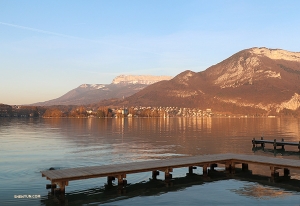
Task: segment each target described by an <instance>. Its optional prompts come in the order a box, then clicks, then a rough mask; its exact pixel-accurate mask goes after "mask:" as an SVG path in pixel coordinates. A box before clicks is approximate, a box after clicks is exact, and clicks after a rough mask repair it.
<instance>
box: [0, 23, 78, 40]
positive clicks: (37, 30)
mask: <svg viewBox="0 0 300 206" xmlns="http://www.w3.org/2000/svg"><path fill="white" fill-rule="evenodd" d="M0 24H2V25H5V26H10V27H15V28H19V29H25V30H29V31H35V32H39V33H44V34H51V35H55V36H61V37H67V38H74V39H79V38H78V37H75V36H70V35H65V34H60V33H56V32H51V31H45V30H42V29H35V28H31V27H27V26H20V25H16V24H9V23H5V22H0Z"/></svg>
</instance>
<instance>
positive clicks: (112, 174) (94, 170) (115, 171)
mask: <svg viewBox="0 0 300 206" xmlns="http://www.w3.org/2000/svg"><path fill="white" fill-rule="evenodd" d="M218 164H222V165H225V171H226V172H227V173H230V174H234V173H235V167H236V165H238V164H241V165H242V170H243V171H247V170H248V164H255V165H263V166H269V167H270V173H271V180H274V179H275V178H279V172H278V171H277V170H279V169H283V170H284V176H285V177H289V174H290V169H298V170H300V162H299V160H290V159H278V158H274V157H264V156H256V155H241V154H215V155H202V156H193V157H184V158H172V159H165V160H154V161H144V162H132V163H124V164H116V165H103V166H92V167H80V168H70V169H62V170H47V171H42V172H41V173H42V176H43V177H46V178H47V179H48V180H50V181H51V185H47V187H48V188H51V189H52V192H54V189H55V188H56V186H57V185H58V186H59V188H57V189H56V191H59V192H63V193H64V192H65V186H68V183H69V181H72V180H81V179H89V178H98V177H107V183H108V185H112V181H113V180H114V179H115V178H116V179H117V180H118V186H119V187H123V186H125V185H126V182H127V181H126V175H127V174H133V173H139V172H152V178H153V179H156V176H157V175H158V174H159V172H158V171H162V172H164V174H165V180H166V182H169V181H170V179H172V174H171V172H173V169H175V168H181V167H188V168H189V170H188V171H189V173H190V174H192V173H193V169H194V168H195V167H197V166H199V167H202V168H203V176H207V169H208V168H211V169H213V168H214V167H216V166H218Z"/></svg>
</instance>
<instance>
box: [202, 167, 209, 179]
mask: <svg viewBox="0 0 300 206" xmlns="http://www.w3.org/2000/svg"><path fill="white" fill-rule="evenodd" d="M207 167H208V165H207V164H205V165H203V176H204V177H207Z"/></svg>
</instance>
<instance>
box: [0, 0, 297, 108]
mask: <svg viewBox="0 0 300 206" xmlns="http://www.w3.org/2000/svg"><path fill="white" fill-rule="evenodd" d="M299 9H300V2H299V1H296V0H295V1H291V0H290V1H289V0H287V1H274V0H272V1H269V0H264V1H257V0H248V1H243V0H235V1H231V0H215V1H202V0H197V1H193V0H182V1H176V0H172V1H168V0H158V1H157V0H137V1H136V0H105V1H104V0H97V1H92V0H90V1H83V0H82V1H80V0H74V1H47V0H45V1H33V0H27V1H17V0H16V1H11V0H0V48H1V49H0V73H1V81H0V86H1V89H0V103H5V104H11V105H13V104H30V103H35V102H40V101H46V100H50V99H54V98H57V97H60V96H61V95H63V94H65V93H66V92H68V91H70V90H71V89H74V88H76V87H78V86H79V85H81V84H84V83H87V84H88V83H91V84H109V83H111V81H112V80H113V78H114V77H116V76H117V75H121V74H133V75H170V76H175V75H177V74H179V73H181V72H183V71H185V70H192V71H195V72H200V71H203V70H205V69H206V68H208V67H209V66H212V65H214V64H217V63H219V62H220V61H222V60H224V59H225V58H228V57H229V56H231V55H233V54H234V53H236V52H238V51H240V50H243V49H247V48H251V47H268V48H281V49H285V50H289V51H297V52H300V38H299V36H300V26H299V25H300V12H299Z"/></svg>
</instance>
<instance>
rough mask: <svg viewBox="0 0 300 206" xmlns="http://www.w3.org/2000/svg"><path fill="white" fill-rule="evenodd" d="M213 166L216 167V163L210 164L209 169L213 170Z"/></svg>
mask: <svg viewBox="0 0 300 206" xmlns="http://www.w3.org/2000/svg"><path fill="white" fill-rule="evenodd" d="M215 167H218V164H216V163H213V164H210V170H211V171H214V170H215Z"/></svg>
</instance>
